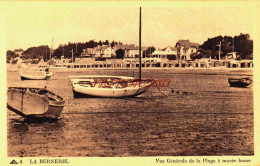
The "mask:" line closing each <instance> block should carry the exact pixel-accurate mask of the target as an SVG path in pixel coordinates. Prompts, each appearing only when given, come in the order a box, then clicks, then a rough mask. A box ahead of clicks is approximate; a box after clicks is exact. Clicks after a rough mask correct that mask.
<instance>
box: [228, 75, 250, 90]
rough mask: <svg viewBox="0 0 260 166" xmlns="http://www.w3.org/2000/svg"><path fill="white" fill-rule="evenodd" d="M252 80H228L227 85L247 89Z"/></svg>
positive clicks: (246, 78)
mask: <svg viewBox="0 0 260 166" xmlns="http://www.w3.org/2000/svg"><path fill="white" fill-rule="evenodd" d="M252 82H253V80H251V79H250V78H248V77H245V78H228V83H229V85H230V86H231V87H241V88H243V87H247V86H249V85H250V84H251V83H252Z"/></svg>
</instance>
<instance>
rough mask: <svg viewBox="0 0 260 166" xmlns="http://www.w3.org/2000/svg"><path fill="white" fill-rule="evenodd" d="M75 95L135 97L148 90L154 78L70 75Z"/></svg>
mask: <svg viewBox="0 0 260 166" xmlns="http://www.w3.org/2000/svg"><path fill="white" fill-rule="evenodd" d="M69 78H70V82H71V84H72V90H73V95H74V97H91V96H92V97H115V98H121V97H134V96H138V95H140V94H142V93H144V92H146V91H147V90H148V89H149V88H150V87H151V86H152V84H153V80H139V79H136V78H134V77H124V76H107V75H104V76H102V75H85V76H69Z"/></svg>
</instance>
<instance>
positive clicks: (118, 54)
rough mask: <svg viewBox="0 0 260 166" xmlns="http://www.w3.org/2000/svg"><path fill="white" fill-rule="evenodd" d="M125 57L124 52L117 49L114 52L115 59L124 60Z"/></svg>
mask: <svg viewBox="0 0 260 166" xmlns="http://www.w3.org/2000/svg"><path fill="white" fill-rule="evenodd" d="M124 56H125V50H122V49H118V50H116V58H124Z"/></svg>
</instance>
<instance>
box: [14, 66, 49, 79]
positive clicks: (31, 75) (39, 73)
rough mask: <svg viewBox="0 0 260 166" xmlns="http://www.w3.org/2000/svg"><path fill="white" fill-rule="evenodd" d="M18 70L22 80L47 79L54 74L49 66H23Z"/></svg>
mask: <svg viewBox="0 0 260 166" xmlns="http://www.w3.org/2000/svg"><path fill="white" fill-rule="evenodd" d="M18 72H19V75H20V77H21V80H47V79H49V78H50V77H51V76H52V75H53V73H52V72H49V68H21V69H19V71H18Z"/></svg>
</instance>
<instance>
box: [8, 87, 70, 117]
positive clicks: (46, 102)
mask: <svg viewBox="0 0 260 166" xmlns="http://www.w3.org/2000/svg"><path fill="white" fill-rule="evenodd" d="M64 103H65V101H64V100H63V98H62V97H60V96H58V95H56V94H55V93H53V92H51V91H49V90H46V89H44V88H28V87H9V88H8V91H7V108H8V109H9V110H11V111H13V112H15V113H17V114H18V115H20V116H22V117H24V118H26V119H57V118H58V117H59V115H60V114H61V112H62V110H63V107H64Z"/></svg>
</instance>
